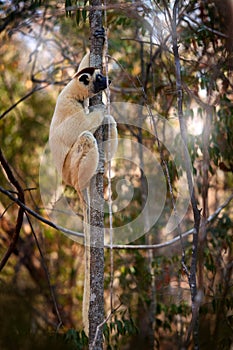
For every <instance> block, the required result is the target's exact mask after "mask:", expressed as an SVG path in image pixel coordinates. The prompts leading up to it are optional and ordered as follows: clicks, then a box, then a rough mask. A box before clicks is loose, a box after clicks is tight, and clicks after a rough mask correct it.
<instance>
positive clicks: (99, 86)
mask: <svg viewBox="0 0 233 350" xmlns="http://www.w3.org/2000/svg"><path fill="white" fill-rule="evenodd" d="M108 83H109V84H110V83H111V80H108ZM93 85H94V93H95V94H97V93H98V92H100V91H102V90H104V89H106V87H107V78H106V77H105V76H104V75H102V74H100V73H97V74H96V76H95V79H94V81H93Z"/></svg>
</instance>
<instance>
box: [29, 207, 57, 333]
mask: <svg viewBox="0 0 233 350" xmlns="http://www.w3.org/2000/svg"><path fill="white" fill-rule="evenodd" d="M25 215H26V217H27V221H28V223H29V226H30V228H31V231H32V234H33V237H34V239H35V242H36V246H37V249H38V250H39V253H40V256H41V263H42V266H43V268H44V271H45V275H46V278H47V282H48V286H49V290H50V294H51V298H52V301H53V305H54V309H55V312H56V315H57V318H58V321H59V323H58V325H57V329H56V331H58V330H59V328H60V327H61V326H62V324H63V322H62V319H61V315H60V312H59V309H58V305H57V301H56V297H55V293H54V289H53V286H52V284H51V282H50V274H49V270H48V267H47V265H46V262H45V258H44V255H43V252H42V250H41V248H40V244H39V242H38V239H37V236H36V233H35V230H34V228H33V226H32V222H31V220H30V218H29V216H28V213H25Z"/></svg>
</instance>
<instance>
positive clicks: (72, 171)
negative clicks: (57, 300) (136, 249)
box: [49, 54, 117, 335]
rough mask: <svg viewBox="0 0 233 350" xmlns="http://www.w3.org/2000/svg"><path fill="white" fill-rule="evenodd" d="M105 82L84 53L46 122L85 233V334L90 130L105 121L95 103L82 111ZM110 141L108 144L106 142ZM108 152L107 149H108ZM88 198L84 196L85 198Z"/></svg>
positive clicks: (92, 162)
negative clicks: (80, 210)
mask: <svg viewBox="0 0 233 350" xmlns="http://www.w3.org/2000/svg"><path fill="white" fill-rule="evenodd" d="M106 87H107V82H106V77H104V76H103V75H102V74H101V73H100V71H99V70H98V69H95V68H93V67H90V56H89V54H87V55H85V56H84V58H83V60H82V61H81V63H80V65H79V69H78V72H77V73H76V74H75V75H74V77H73V78H72V80H71V81H70V82H69V83H68V84H67V85H66V86H65V88H64V89H63V90H62V91H61V93H60V95H59V96H58V99H57V103H56V107H55V110H54V114H53V118H52V122H51V125H50V134H49V144H50V149H51V152H52V156H53V160H54V163H55V165H56V167H57V170H58V173H59V174H60V175H61V176H62V179H63V181H64V183H65V184H68V185H71V186H72V187H74V188H75V190H76V191H77V193H78V195H79V197H80V199H81V202H82V205H83V213H84V234H85V245H86V247H85V282H84V296H83V322H84V329H85V332H86V334H87V335H88V333H89V322H88V311H89V299H90V243H89V242H90V236H89V230H88V224H89V222H88V219H89V218H88V214H87V213H88V212H89V209H90V208H87V206H89V202H87V203H86V201H85V200H84V197H85V196H87V193H88V191H87V189H88V187H89V183H90V180H91V178H92V177H93V176H94V175H95V173H96V170H97V166H98V162H99V152H98V146H97V142H96V139H95V137H94V135H93V134H94V132H95V131H96V130H97V128H98V127H99V126H100V125H101V124H102V123H103V122H106V123H107V119H106V118H105V110H104V106H97V107H96V108H94V110H93V111H91V112H90V113H88V114H87V113H86V112H87V109H88V105H89V103H88V102H89V98H90V97H92V96H93V95H95V94H96V93H98V92H100V91H102V90H104V89H106ZM107 118H109V119H108V121H109V123H108V125H110V139H109V140H107V142H105V144H104V150H105V157H106V158H107V160H110V159H109V156H110V158H112V156H113V155H114V153H115V152H116V149H117V127H116V122H115V120H114V118H113V117H112V116H108V117H107ZM109 142H110V143H109ZM109 151H110V152H109ZM87 201H88V198H87Z"/></svg>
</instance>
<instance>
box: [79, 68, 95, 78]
mask: <svg viewBox="0 0 233 350" xmlns="http://www.w3.org/2000/svg"><path fill="white" fill-rule="evenodd" d="M95 70H96V68H95V67H87V68H84V69H82V70H81V71H80V72H77V73H75V75H74V76H73V79H74V78H78V77H79V76H80V75H82V74H84V73H87V74H90V75H93V74H94V71H95Z"/></svg>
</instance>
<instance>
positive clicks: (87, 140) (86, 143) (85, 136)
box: [79, 131, 96, 153]
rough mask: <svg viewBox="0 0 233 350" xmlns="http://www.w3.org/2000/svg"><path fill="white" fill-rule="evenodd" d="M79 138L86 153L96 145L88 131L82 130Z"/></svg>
mask: <svg viewBox="0 0 233 350" xmlns="http://www.w3.org/2000/svg"><path fill="white" fill-rule="evenodd" d="M79 139H80V145H81V146H82V149H83V152H84V153H87V152H89V151H90V149H91V148H93V147H96V139H95V138H94V136H93V134H92V133H91V132H90V131H84V132H83V133H82V134H81V135H80V138H79Z"/></svg>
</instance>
